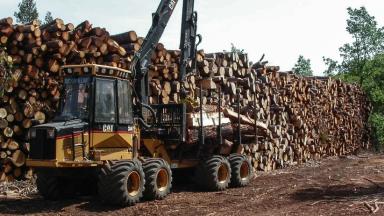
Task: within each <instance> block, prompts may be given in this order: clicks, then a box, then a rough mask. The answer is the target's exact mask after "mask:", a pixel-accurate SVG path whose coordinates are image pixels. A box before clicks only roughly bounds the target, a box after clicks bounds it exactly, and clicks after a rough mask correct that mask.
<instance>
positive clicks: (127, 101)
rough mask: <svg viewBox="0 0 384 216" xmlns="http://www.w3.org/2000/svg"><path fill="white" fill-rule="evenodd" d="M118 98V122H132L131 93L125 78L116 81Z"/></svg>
mask: <svg viewBox="0 0 384 216" xmlns="http://www.w3.org/2000/svg"><path fill="white" fill-rule="evenodd" d="M117 87H118V92H119V95H118V99H119V101H118V102H119V124H131V123H132V94H131V89H130V88H129V83H128V81H127V80H119V81H118V82H117Z"/></svg>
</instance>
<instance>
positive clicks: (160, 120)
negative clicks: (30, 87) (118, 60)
mask: <svg viewBox="0 0 384 216" xmlns="http://www.w3.org/2000/svg"><path fill="white" fill-rule="evenodd" d="M176 4H177V0H162V1H161V3H160V5H159V7H158V9H157V11H156V13H154V14H153V21H152V22H153V23H152V26H151V28H150V30H149V32H148V34H147V36H146V38H145V40H144V43H143V45H142V47H141V49H140V51H139V52H138V53H137V54H136V55H135V58H134V60H133V67H132V68H131V71H127V70H122V69H119V68H114V67H108V66H101V65H69V66H64V67H63V68H62V70H61V75H62V76H64V92H63V97H62V99H61V111H60V114H58V115H57V116H56V117H55V119H54V120H53V122H51V123H47V124H42V125H38V126H34V127H32V128H31V129H30V133H29V137H30V155H29V159H28V160H27V165H28V166H30V167H33V168H34V170H35V171H36V174H37V180H36V181H37V187H38V190H39V192H40V194H41V195H42V196H43V197H44V198H46V199H59V198H62V197H65V196H66V195H73V193H79V192H83V191H85V189H88V191H86V192H91V193H96V192H97V193H98V195H99V196H100V198H101V199H102V201H104V202H106V203H110V204H118V205H132V204H134V203H136V202H138V201H139V200H140V199H141V198H142V197H143V196H144V198H145V199H162V198H164V197H165V196H166V195H167V194H168V193H170V189H171V185H172V171H171V168H172V169H173V168H196V169H195V172H196V183H197V184H199V185H200V186H203V187H205V188H206V189H208V190H224V189H225V188H227V187H228V186H229V185H232V186H245V185H247V184H248V182H249V180H250V178H251V176H252V167H251V164H250V162H249V160H247V159H246V157H245V156H243V155H239V154H235V153H233V154H230V155H220V154H219V150H220V148H217V149H216V150H215V151H214V152H213V153H209V154H207V153H206V152H205V149H206V147H207V146H208V145H210V144H208V142H206V140H205V139H204V132H203V129H204V128H203V125H202V123H203V122H202V121H203V118H202V111H200V119H199V120H200V123H201V124H200V133H199V141H198V144H197V145H195V147H193V148H189V147H186V143H185V140H186V130H187V128H186V116H187V115H186V105H185V104H172V105H160V104H159V105H153V106H148V105H146V103H147V98H148V76H147V71H148V64H149V62H150V56H151V54H152V52H153V50H154V47H155V45H156V44H157V43H158V41H159V39H160V37H161V35H162V33H163V31H164V28H165V26H166V24H167V23H168V20H169V18H170V16H171V15H172V12H173V10H174V8H175V6H176ZM193 8H194V0H183V15H182V31H181V42H180V49H181V60H180V80H183V79H184V78H185V75H186V73H187V64H189V63H191V62H192V64H191V65H194V64H195V63H194V62H195V56H196V47H197V45H198V44H197V45H196V38H199V43H200V41H201V37H200V36H199V35H196V21H197V13H196V12H195V11H194V9H193ZM192 68H195V67H192ZM189 72H195V71H193V70H191V71H189ZM132 95H135V96H136V99H137V101H138V102H137V105H135V106H134V105H133V98H132V97H133V96H132ZM200 104H201V103H200ZM219 108H220V107H219ZM200 110H202V107H200ZM219 112H220V111H219ZM218 118H219V122H220V120H221V113H220V115H219V117H218ZM220 126H221V125H220V123H219V126H218V130H217V131H218V133H217V134H218V136H217V138H218V140H216V142H217V143H219V144H221V143H222V137H221V127H220ZM239 133H240V132H239ZM238 137H240V135H239V136H238ZM239 144H240V138H239V141H238V145H239ZM238 145H237V146H238ZM219 147H220V145H219ZM232 152H236V148H233V149H232ZM96 188H97V189H96ZM89 189H90V190H89Z"/></svg>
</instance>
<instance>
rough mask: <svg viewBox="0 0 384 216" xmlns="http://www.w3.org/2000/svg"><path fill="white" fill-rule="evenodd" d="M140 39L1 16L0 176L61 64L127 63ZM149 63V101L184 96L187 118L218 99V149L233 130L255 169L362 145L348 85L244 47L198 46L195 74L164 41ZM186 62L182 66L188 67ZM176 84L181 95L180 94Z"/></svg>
mask: <svg viewBox="0 0 384 216" xmlns="http://www.w3.org/2000/svg"><path fill="white" fill-rule="evenodd" d="M142 43H143V38H141V37H138V36H137V34H136V33H135V32H134V31H129V32H125V33H121V34H118V35H110V34H109V33H108V32H107V31H106V30H105V29H104V28H100V27H93V26H92V25H91V24H90V22H89V21H84V22H82V23H81V24H79V25H78V26H76V27H75V26H74V25H73V24H71V23H67V24H65V23H64V22H63V21H62V20H61V19H55V20H53V21H52V22H51V23H48V24H44V25H40V24H39V23H38V22H32V23H29V24H15V25H14V24H13V20H12V19H11V18H4V19H1V20H0V44H1V46H2V47H5V48H6V51H7V53H8V55H9V56H10V57H11V58H12V59H13V68H12V76H11V79H9V80H7V82H6V83H5V84H4V86H3V88H4V95H3V96H2V97H1V98H0V164H1V168H0V181H2V180H12V179H14V178H16V179H20V178H24V177H25V175H26V173H27V168H26V167H25V159H26V157H27V154H28V149H29V145H28V136H27V135H28V129H29V128H30V127H31V126H32V125H33V124H38V123H44V122H46V121H49V120H50V119H52V118H53V116H54V114H55V111H56V110H57V108H58V101H59V99H60V88H61V83H62V77H60V76H59V73H58V72H59V69H60V66H62V65H65V64H87V63H91V64H92V63H95V64H104V65H109V66H116V67H120V68H123V69H129V68H130V64H131V60H132V58H133V55H134V54H135V52H137V51H138V50H139V49H140V47H141V45H142ZM151 61H152V64H151V65H150V68H149V72H148V77H149V93H150V96H149V98H148V101H149V103H150V104H169V103H186V104H187V105H188V115H189V116H190V115H194V114H196V113H198V112H199V104H200V103H201V104H202V107H203V110H204V113H205V114H206V115H209V113H216V112H217V111H218V103H219V102H220V103H221V104H220V105H221V106H220V107H221V109H222V110H221V111H222V113H223V115H224V116H225V118H227V119H229V121H227V122H226V124H225V125H223V131H226V132H228V134H231V135H228V134H227V135H226V136H223V141H222V146H221V147H220V148H221V149H220V151H221V152H222V153H224V154H225V153H228V150H229V149H231V146H233V145H234V144H235V143H237V142H239V140H237V138H236V134H238V128H240V131H241V143H242V145H240V148H239V150H238V151H239V152H242V153H244V154H247V155H248V156H249V157H250V159H251V160H252V164H253V166H254V168H255V169H258V170H272V169H275V168H278V167H284V166H286V165H289V164H292V163H300V162H305V161H306V160H308V159H311V158H318V157H322V156H329V155H341V154H347V153H351V152H353V151H355V150H356V149H358V148H361V147H367V145H368V143H369V142H368V137H367V134H369V133H367V123H366V122H367V118H368V113H369V106H368V102H367V101H366V97H365V95H364V94H363V92H362V91H361V89H359V88H358V87H357V86H355V85H351V84H345V83H342V82H340V81H339V80H333V79H330V78H320V77H301V76H297V75H294V74H292V73H283V72H279V68H278V67H273V66H267V65H266V63H267V62H262V61H261V60H260V61H259V62H257V63H256V64H254V65H249V61H248V57H247V55H246V54H243V53H233V52H221V53H213V54H206V53H204V51H202V50H201V51H199V52H198V53H197V56H196V68H197V72H196V73H188V75H187V76H186V77H185V79H184V80H180V76H179V61H180V51H179V50H167V49H165V47H164V45H163V44H161V43H159V44H157V46H156V49H155V52H153V55H152V57H151ZM193 67H194V65H192V64H189V68H188V70H189V71H192V68H193ZM182 87H183V88H184V89H186V90H187V96H186V97H182V96H181V93H180V91H181V89H182ZM219 98H220V101H219ZM239 112H240V116H239ZM224 116H223V117H224ZM239 117H240V120H241V124H240V125H238V118H239ZM207 131H209V130H207ZM211 131H213V133H211V134H210V135H209V136H206V138H207V139H215V129H214V128H212V130H211ZM187 134H189V136H190V137H189V139H188V142H190V143H195V142H196V136H197V127H195V126H193V125H190V127H189V128H188V133H187Z"/></svg>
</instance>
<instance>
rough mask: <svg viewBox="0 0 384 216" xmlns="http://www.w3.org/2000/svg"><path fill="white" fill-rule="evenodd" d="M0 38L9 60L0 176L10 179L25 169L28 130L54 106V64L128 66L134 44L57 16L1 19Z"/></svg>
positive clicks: (0, 124)
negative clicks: (31, 19)
mask: <svg viewBox="0 0 384 216" xmlns="http://www.w3.org/2000/svg"><path fill="white" fill-rule="evenodd" d="M135 40H136V41H137V40H138V39H137V38H136V39H135ZM136 41H132V42H136ZM0 43H1V45H2V47H5V48H6V51H7V53H8V55H9V56H10V57H11V58H12V61H13V70H12V77H11V79H9V80H8V81H7V82H5V83H4V90H5V93H4V95H3V96H2V97H1V100H0V160H1V161H0V164H2V168H1V169H0V180H12V179H13V178H17V179H19V178H23V177H24V174H25V173H26V172H25V171H26V167H25V165H24V164H25V158H26V155H27V154H28V149H29V146H28V143H27V140H28V137H27V135H28V129H29V128H30V127H31V126H32V125H33V123H35V122H36V123H44V122H46V121H49V120H50V119H52V118H53V116H54V113H55V111H56V110H57V106H58V101H59V99H60V90H59V89H60V84H61V81H62V77H60V76H59V70H60V66H62V65H64V64H87V63H90V64H92V63H96V64H104V65H109V66H117V67H121V68H124V69H128V67H129V63H130V60H131V56H132V53H133V50H134V49H135V47H134V46H133V48H132V47H127V50H126V49H125V48H124V47H123V46H120V45H119V44H118V43H117V42H116V41H115V40H114V39H113V37H111V36H110V35H109V33H108V32H107V31H106V30H105V29H104V28H100V27H92V24H91V23H90V22H89V21H84V22H82V23H81V24H79V25H78V26H76V27H75V26H74V25H73V24H72V23H67V24H65V23H64V22H63V20H61V19H55V20H53V21H52V22H50V23H47V24H44V25H39V23H38V22H32V23H29V24H24V25H23V24H16V25H13V20H12V18H4V19H1V20H0Z"/></svg>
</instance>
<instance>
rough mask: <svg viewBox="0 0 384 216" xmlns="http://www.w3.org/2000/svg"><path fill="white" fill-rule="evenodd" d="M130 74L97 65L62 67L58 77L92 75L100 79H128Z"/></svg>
mask: <svg viewBox="0 0 384 216" xmlns="http://www.w3.org/2000/svg"><path fill="white" fill-rule="evenodd" d="M131 74H132V73H131V71H128V70H124V69H121V68H117V67H111V66H106V65H98V64H84V65H65V66H62V67H61V70H60V76H73V75H77V76H81V75H93V76H101V77H116V78H120V79H130V77H131Z"/></svg>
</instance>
